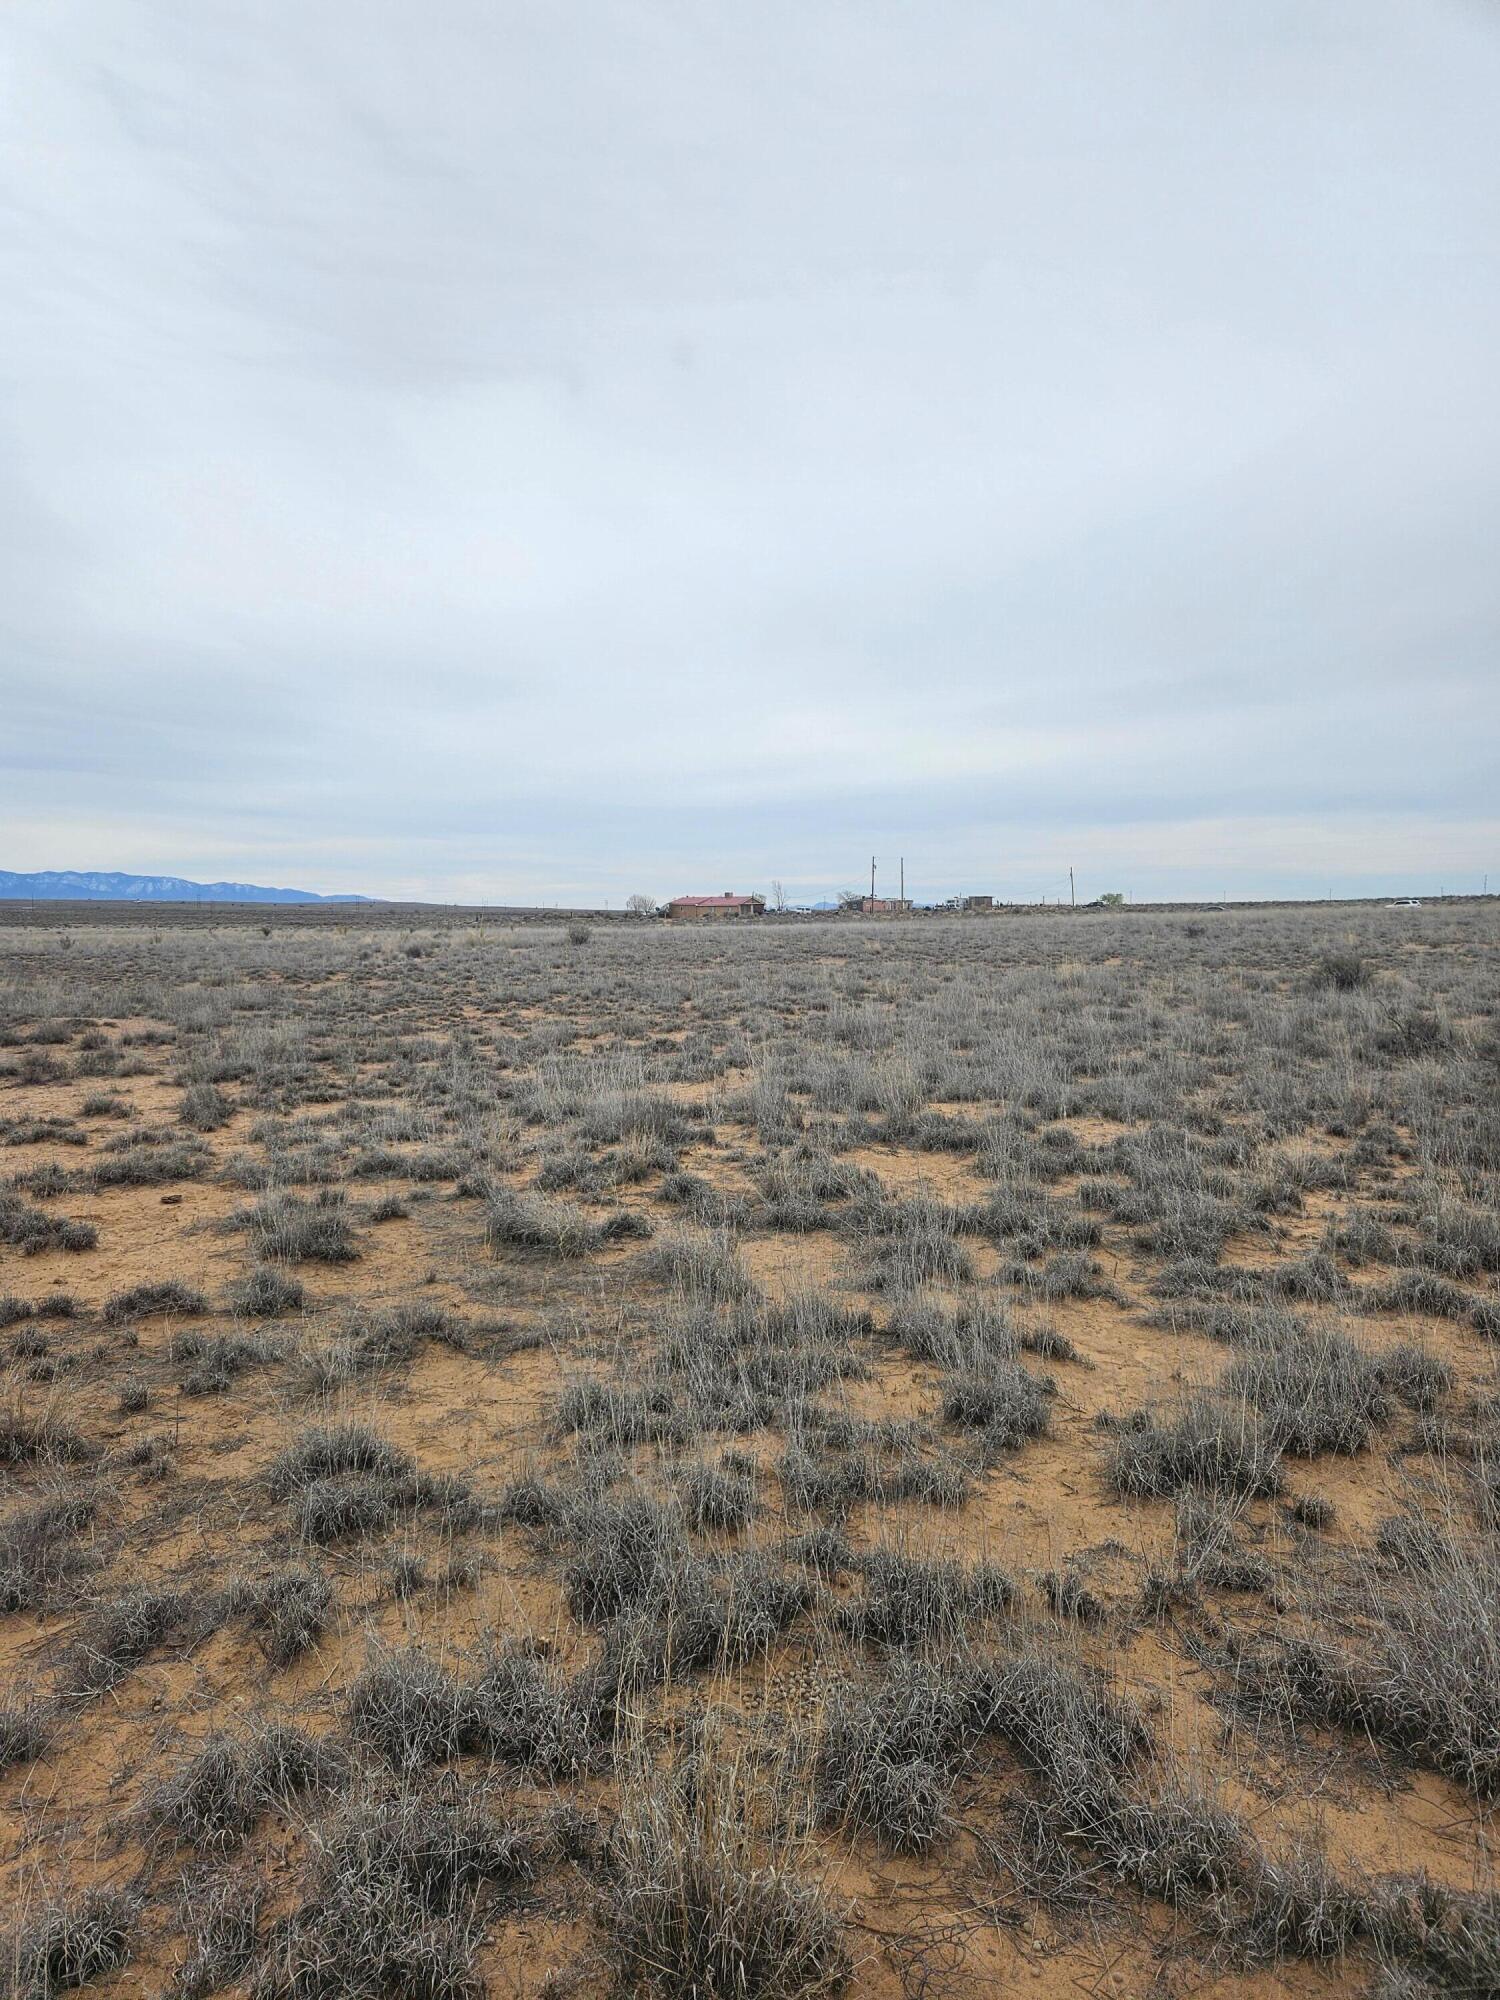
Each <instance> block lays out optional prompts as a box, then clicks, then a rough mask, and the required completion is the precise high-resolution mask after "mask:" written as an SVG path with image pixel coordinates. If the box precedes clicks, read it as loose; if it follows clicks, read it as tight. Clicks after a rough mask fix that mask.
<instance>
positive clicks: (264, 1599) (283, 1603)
mask: <svg viewBox="0 0 1500 2000" xmlns="http://www.w3.org/2000/svg"><path fill="white" fill-rule="evenodd" d="M332 1609H333V1585H332V1584H331V1583H330V1582H329V1580H328V1578H327V1577H326V1576H324V1575H323V1574H322V1572H321V1571H319V1570H314V1569H307V1568H304V1567H301V1566H299V1565H289V1566H287V1567H285V1568H281V1569H273V1570H271V1571H270V1572H269V1573H268V1574H266V1575H264V1576H259V1577H242V1578H240V1579H238V1580H237V1581H236V1582H235V1583H233V1584H232V1585H231V1586H230V1589H229V1592H228V1597H227V1601H226V1610H227V1611H228V1612H229V1614H230V1615H231V1616H237V1617H243V1618H244V1619H245V1620H246V1621H247V1622H248V1623H249V1626H250V1629H251V1630H252V1631H253V1632H254V1633H255V1635H256V1637H257V1638H258V1639H259V1641H260V1644H261V1646H262V1648H263V1650H264V1652H265V1655H266V1658H267V1659H268V1660H269V1661H270V1663H271V1665H272V1666H273V1667H285V1666H289V1665H290V1664H291V1662H292V1661H293V1660H295V1659H297V1658H298V1657H299V1656H300V1655H301V1654H302V1653H305V1652H306V1651H307V1649H308V1647H309V1646H311V1645H313V1644H314V1643H315V1642H316V1640H317V1639H318V1638H319V1636H320V1635H321V1634H322V1632H323V1630H324V1629H325V1627H326V1626H327V1624H328V1620H329V1615H330V1613H331V1611H332Z"/></svg>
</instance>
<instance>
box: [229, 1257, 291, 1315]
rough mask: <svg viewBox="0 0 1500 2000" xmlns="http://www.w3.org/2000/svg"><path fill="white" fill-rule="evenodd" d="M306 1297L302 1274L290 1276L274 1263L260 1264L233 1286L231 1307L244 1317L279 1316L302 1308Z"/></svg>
mask: <svg viewBox="0 0 1500 2000" xmlns="http://www.w3.org/2000/svg"><path fill="white" fill-rule="evenodd" d="M305 1300H306V1293H305V1291H304V1289H303V1286H302V1281H301V1280H300V1279H299V1278H292V1277H289V1276H288V1275H287V1274H286V1272H284V1271H278V1270H277V1269H276V1267H275V1266H274V1265H272V1264H258V1265H257V1266H256V1267H255V1269H254V1270H253V1271H252V1272H251V1273H250V1275H249V1276H248V1277H247V1278H242V1279H241V1280H240V1281H239V1283H238V1284H236V1285H234V1286H232V1287H231V1289H230V1294H229V1309H230V1311H231V1312H233V1313H235V1314H236V1315H237V1316H239V1317H241V1318H244V1319H279V1318H280V1317H281V1315H282V1314H283V1313H293V1312H300V1311H301V1309H302V1306H303V1304H304V1302H305Z"/></svg>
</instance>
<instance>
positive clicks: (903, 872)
mask: <svg viewBox="0 0 1500 2000" xmlns="http://www.w3.org/2000/svg"><path fill="white" fill-rule="evenodd" d="M901 900H902V902H903V903H904V902H905V901H906V856H905V855H904V854H903V855H902V857H901Z"/></svg>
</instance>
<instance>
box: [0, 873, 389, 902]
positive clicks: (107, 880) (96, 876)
mask: <svg viewBox="0 0 1500 2000" xmlns="http://www.w3.org/2000/svg"><path fill="white" fill-rule="evenodd" d="M27 897H35V898H36V899H37V900H38V901H40V902H44V903H365V902H368V901H369V898H368V897H367V896H319V895H317V894H315V893H314V891H313V890H311V889H262V888H259V887H257V885H256V884H255V883H254V882H188V881H185V880H184V879H183V877H182V876H181V875H118V874H110V873H104V872H100V873H95V872H94V871H92V870H87V869H85V870H75V869H71V868H44V869H41V870H39V871H38V872H37V873H36V874H35V875H17V874H15V873H14V872H13V871H12V870H11V869H9V868H0V901H3V900H7V899H10V898H27Z"/></svg>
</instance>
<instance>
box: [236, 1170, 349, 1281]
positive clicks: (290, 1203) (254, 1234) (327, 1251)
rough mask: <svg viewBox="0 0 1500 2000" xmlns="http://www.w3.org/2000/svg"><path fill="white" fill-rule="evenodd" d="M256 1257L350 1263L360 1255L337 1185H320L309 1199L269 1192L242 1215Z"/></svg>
mask: <svg viewBox="0 0 1500 2000" xmlns="http://www.w3.org/2000/svg"><path fill="white" fill-rule="evenodd" d="M242 1226H243V1227H244V1228H245V1229H247V1230H248V1231H249V1233H250V1241H251V1245H252V1247H253V1248H254V1251H255V1254H256V1256H257V1257H264V1258H269V1259H271V1260H272V1261H273V1262H275V1263H282V1264H300V1263H315V1264H350V1263H353V1262H354V1260H355V1259H356V1258H357V1257H358V1256H359V1246H358V1245H357V1244H356V1242H355V1240H354V1230H353V1227H352V1224H351V1221H350V1216H349V1209H348V1203H347V1200H346V1198H345V1195H344V1193H343V1190H342V1189H340V1188H321V1189H320V1190H319V1191H318V1194H317V1195H316V1196H315V1198H314V1199H313V1200H312V1201H304V1200H303V1198H302V1197H301V1195H295V1194H276V1195H269V1196H268V1197H267V1198H266V1199H265V1200H264V1201H261V1202H257V1203H256V1205H255V1207H254V1208H252V1209H250V1210H248V1211H247V1212H246V1214H245V1215H244V1216H243V1218H242Z"/></svg>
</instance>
